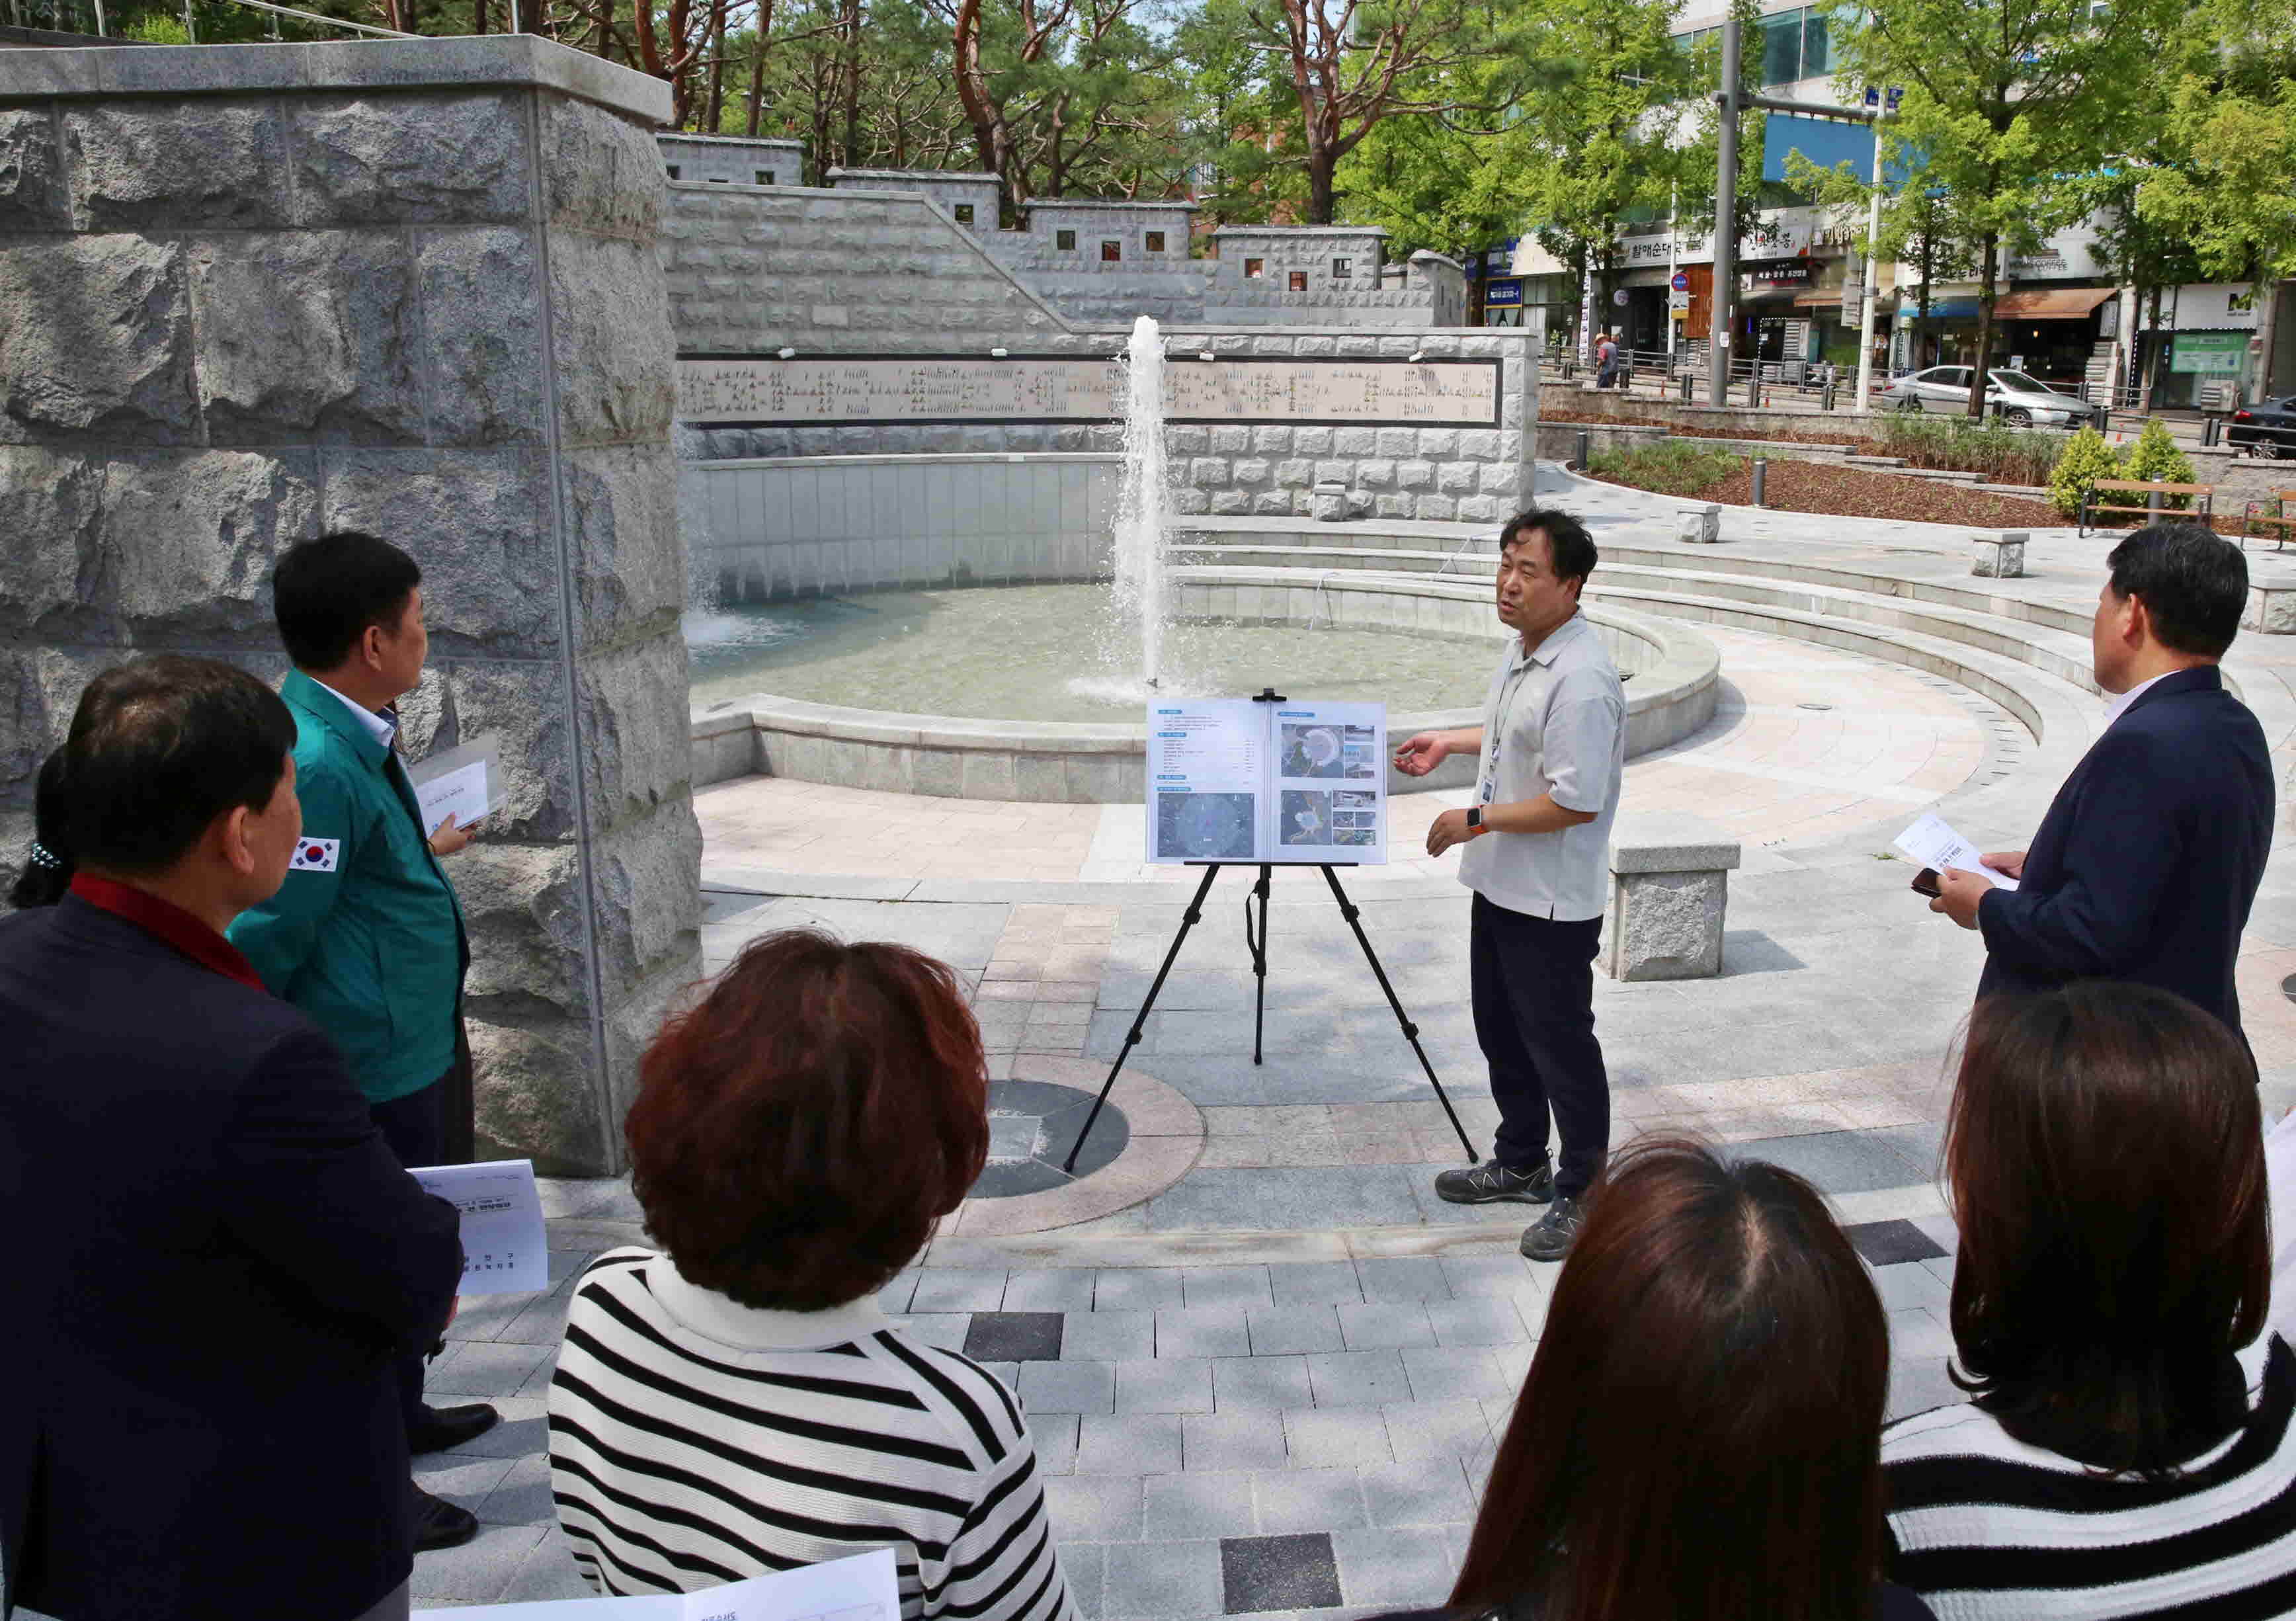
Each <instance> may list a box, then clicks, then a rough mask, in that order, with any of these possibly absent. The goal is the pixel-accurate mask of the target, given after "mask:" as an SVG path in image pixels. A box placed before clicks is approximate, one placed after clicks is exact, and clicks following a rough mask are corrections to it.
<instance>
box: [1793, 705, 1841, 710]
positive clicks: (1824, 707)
mask: <svg viewBox="0 0 2296 1621" xmlns="http://www.w3.org/2000/svg"><path fill="white" fill-rule="evenodd" d="M1794 707H1795V708H1796V709H1816V710H1830V709H1832V708H1833V704H1795V705H1794Z"/></svg>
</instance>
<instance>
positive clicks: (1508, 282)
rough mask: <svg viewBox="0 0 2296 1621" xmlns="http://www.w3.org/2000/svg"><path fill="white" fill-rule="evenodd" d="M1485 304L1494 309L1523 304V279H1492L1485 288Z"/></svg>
mask: <svg viewBox="0 0 2296 1621" xmlns="http://www.w3.org/2000/svg"><path fill="white" fill-rule="evenodd" d="M1483 302H1484V304H1486V305H1487V306H1492V307H1496V306H1498V305H1501V304H1520V303H1521V302H1522V277H1521V276H1494V277H1492V278H1491V280H1490V281H1489V282H1488V284H1486V285H1485V286H1484V288H1483Z"/></svg>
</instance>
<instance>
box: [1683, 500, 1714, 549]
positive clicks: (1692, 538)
mask: <svg viewBox="0 0 2296 1621" xmlns="http://www.w3.org/2000/svg"><path fill="white" fill-rule="evenodd" d="M1674 538H1675V539H1677V540H1679V541H1681V542H1683V543H1684V544H1685V545H1686V546H1713V545H1716V544H1718V542H1719V541H1720V540H1721V539H1722V509H1721V507H1719V506H1715V505H1713V504H1711V503H1709V504H1708V505H1706V506H1701V507H1698V508H1696V509H1695V510H1693V511H1691V512H1678V513H1677V514H1674Z"/></svg>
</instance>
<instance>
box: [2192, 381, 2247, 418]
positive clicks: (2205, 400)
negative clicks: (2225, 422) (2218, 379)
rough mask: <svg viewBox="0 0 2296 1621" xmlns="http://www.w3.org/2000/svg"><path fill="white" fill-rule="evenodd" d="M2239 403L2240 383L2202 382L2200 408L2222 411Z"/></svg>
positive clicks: (2230, 408)
mask: <svg viewBox="0 0 2296 1621" xmlns="http://www.w3.org/2000/svg"><path fill="white" fill-rule="evenodd" d="M2239 404H2240V384H2238V383H2202V384H2201V409H2202V410H2203V411H2210V412H2224V411H2229V410H2232V409H2234V408H2235V407H2237V406H2238V405H2239Z"/></svg>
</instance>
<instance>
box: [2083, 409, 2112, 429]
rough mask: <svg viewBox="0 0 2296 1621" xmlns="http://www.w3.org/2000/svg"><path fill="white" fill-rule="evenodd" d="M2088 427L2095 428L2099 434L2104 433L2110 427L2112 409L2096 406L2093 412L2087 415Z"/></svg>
mask: <svg viewBox="0 0 2296 1621" xmlns="http://www.w3.org/2000/svg"><path fill="white" fill-rule="evenodd" d="M2088 425H2089V426H2090V427H2092V428H2095V430H2096V431H2097V432H2100V433H2103V432H2105V431H2106V430H2107V429H2109V428H2111V427H2112V409H2111V408H2110V407H2105V406H2098V407H2095V409H2094V410H2092V411H2090V412H2089V414H2088Z"/></svg>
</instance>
